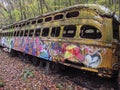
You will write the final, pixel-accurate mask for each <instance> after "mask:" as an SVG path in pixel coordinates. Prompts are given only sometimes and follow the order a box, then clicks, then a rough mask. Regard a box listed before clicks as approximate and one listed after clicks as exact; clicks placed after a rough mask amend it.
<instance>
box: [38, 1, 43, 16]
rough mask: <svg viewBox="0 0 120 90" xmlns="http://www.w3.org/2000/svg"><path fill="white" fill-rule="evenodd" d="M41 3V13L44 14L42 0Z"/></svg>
mask: <svg viewBox="0 0 120 90" xmlns="http://www.w3.org/2000/svg"><path fill="white" fill-rule="evenodd" d="M39 1H40V8H41V13H42V14H43V3H42V0H39Z"/></svg>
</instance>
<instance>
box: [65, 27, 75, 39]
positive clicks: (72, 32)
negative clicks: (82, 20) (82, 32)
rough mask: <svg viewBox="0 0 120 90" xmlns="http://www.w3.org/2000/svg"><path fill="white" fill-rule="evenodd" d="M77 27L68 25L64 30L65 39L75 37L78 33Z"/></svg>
mask: <svg viewBox="0 0 120 90" xmlns="http://www.w3.org/2000/svg"><path fill="white" fill-rule="evenodd" d="M76 29H77V28H76V26H75V25H68V26H65V27H64V30H63V37H74V36H75V33H76Z"/></svg>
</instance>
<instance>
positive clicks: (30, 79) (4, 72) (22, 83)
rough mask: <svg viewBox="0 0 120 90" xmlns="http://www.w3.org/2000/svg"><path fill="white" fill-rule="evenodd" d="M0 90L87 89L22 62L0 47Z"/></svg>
mask: <svg viewBox="0 0 120 90" xmlns="http://www.w3.org/2000/svg"><path fill="white" fill-rule="evenodd" d="M0 90H88V89H86V88H84V87H81V86H79V85H76V84H74V83H73V82H71V81H69V80H66V81H63V82H62V81H60V80H59V77H58V76H57V75H54V74H50V75H45V74H44V69H40V68H39V67H35V66H33V65H32V64H30V63H26V64H25V63H23V62H22V61H21V59H20V58H18V57H11V56H10V54H9V53H7V52H3V51H2V50H1V49H0Z"/></svg>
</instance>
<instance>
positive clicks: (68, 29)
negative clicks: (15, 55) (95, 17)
mask: <svg viewBox="0 0 120 90" xmlns="http://www.w3.org/2000/svg"><path fill="white" fill-rule="evenodd" d="M79 30H80V34H79V36H80V37H81V38H88V39H100V38H101V37H102V34H101V32H100V31H99V30H98V29H97V28H96V27H93V26H89V25H84V26H82V27H81V29H79ZM34 31H35V32H34ZM76 31H77V27H76V26H75V25H67V26H64V28H63V32H62V37H69V38H73V37H75V35H76ZM60 32H61V27H52V29H51V30H50V28H43V29H42V30H41V28H37V29H36V30H34V29H31V30H24V31H22V30H21V31H15V32H14V33H13V32H8V33H3V36H30V37H31V36H33V35H34V36H40V35H41V36H43V37H47V36H49V33H50V36H51V37H59V35H60Z"/></svg>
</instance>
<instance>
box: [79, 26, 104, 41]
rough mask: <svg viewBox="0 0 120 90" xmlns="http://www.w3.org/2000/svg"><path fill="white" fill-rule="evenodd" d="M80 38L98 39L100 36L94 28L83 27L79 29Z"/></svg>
mask: <svg viewBox="0 0 120 90" xmlns="http://www.w3.org/2000/svg"><path fill="white" fill-rule="evenodd" d="M80 37H81V38H87V39H100V38H101V37H102V34H101V32H100V31H99V30H98V29H97V28H96V27H94V26H90V25H84V26H82V27H81V29H80Z"/></svg>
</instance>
